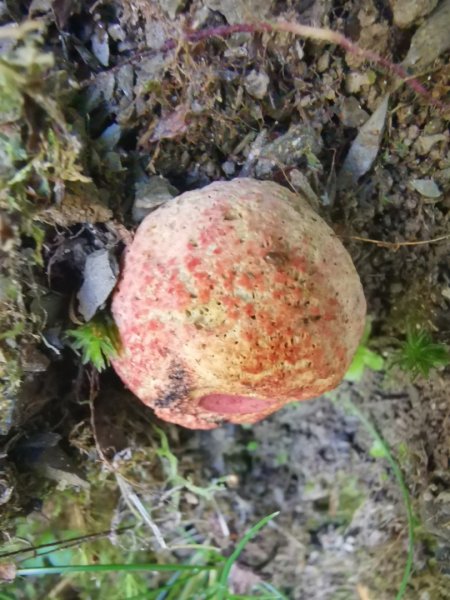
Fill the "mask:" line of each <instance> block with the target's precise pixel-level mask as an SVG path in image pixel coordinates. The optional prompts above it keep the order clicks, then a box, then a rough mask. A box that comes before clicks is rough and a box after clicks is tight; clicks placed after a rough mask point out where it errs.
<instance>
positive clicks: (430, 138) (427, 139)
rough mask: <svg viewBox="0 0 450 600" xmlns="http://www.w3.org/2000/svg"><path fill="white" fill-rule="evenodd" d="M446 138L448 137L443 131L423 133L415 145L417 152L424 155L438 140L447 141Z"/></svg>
mask: <svg viewBox="0 0 450 600" xmlns="http://www.w3.org/2000/svg"><path fill="white" fill-rule="evenodd" d="M446 139H447V137H446V136H445V135H444V134H443V133H437V134H436V135H421V136H420V137H419V138H418V139H417V141H416V143H415V145H414V147H415V149H416V151H417V154H420V155H421V156H424V155H425V154H428V153H429V152H430V150H431V148H432V147H433V146H434V144H437V143H438V142H445V141H446Z"/></svg>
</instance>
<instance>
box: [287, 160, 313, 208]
mask: <svg viewBox="0 0 450 600" xmlns="http://www.w3.org/2000/svg"><path fill="white" fill-rule="evenodd" d="M289 180H290V182H291V185H292V187H293V188H294V189H295V191H296V192H299V193H300V194H302V195H303V196H304V197H305V198H306V200H307V201H308V204H309V205H310V206H311V208H313V209H314V210H315V211H318V210H319V208H320V201H319V198H318V196H317V194H316V193H315V191H314V190H313V189H312V187H311V185H310V183H309V181H308V179H307V177H306V175H305V174H304V173H302V172H301V171H300V170H299V169H292V171H291V172H290V174H289Z"/></svg>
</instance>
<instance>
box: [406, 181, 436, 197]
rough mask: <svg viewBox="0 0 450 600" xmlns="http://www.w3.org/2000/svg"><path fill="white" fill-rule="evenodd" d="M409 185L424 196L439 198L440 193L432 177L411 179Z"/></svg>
mask: <svg viewBox="0 0 450 600" xmlns="http://www.w3.org/2000/svg"><path fill="white" fill-rule="evenodd" d="M410 183H411V187H412V188H413V189H414V190H416V192H419V194H421V195H422V196H425V198H433V199H434V198H439V197H440V196H441V195H442V192H441V190H440V189H439V188H438V186H437V184H436V182H435V181H433V180H432V179H412V180H411V182H410Z"/></svg>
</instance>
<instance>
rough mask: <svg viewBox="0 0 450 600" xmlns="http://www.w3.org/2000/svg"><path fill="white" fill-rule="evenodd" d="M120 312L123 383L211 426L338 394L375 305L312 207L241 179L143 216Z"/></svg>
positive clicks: (128, 258) (173, 418) (194, 423)
mask: <svg viewBox="0 0 450 600" xmlns="http://www.w3.org/2000/svg"><path fill="white" fill-rule="evenodd" d="M112 312H113V316H114V319H115V321H116V323H117V326H118V328H119V333H120V337H121V341H122V351H121V353H120V355H119V356H118V357H117V358H116V359H114V361H113V366H114V368H115V370H116V372H117V373H118V374H119V376H120V377H121V379H122V380H123V382H124V383H125V384H126V385H127V386H128V387H129V388H130V389H131V390H132V392H133V393H134V394H135V395H136V396H138V397H139V398H140V399H141V400H142V402H144V403H145V404H147V405H148V406H151V407H152V408H153V409H154V410H155V412H156V414H157V415H158V416H159V417H160V418H161V419H165V420H166V421H170V422H172V423H177V424H179V425H183V426H184V427H189V428H194V429H212V428H214V427H217V426H219V425H221V424H223V423H224V422H231V423H254V422H256V421H258V420H260V419H262V418H264V417H266V416H267V415H269V414H271V413H273V412H274V411H276V410H278V409H279V408H281V407H282V406H284V405H285V404H286V403H288V402H294V401H298V400H306V399H308V398H313V397H315V396H319V395H320V394H323V393H324V392H326V391H328V390H330V389H332V388H334V387H336V386H337V385H338V383H339V382H340V381H341V379H342V378H343V376H344V374H345V372H346V370H347V369H348V367H349V365H350V362H351V360H352V357H353V354H354V352H355V351H356V349H357V346H358V343H359V340H360V338H361V336H362V333H363V329H364V322H365V314H366V303H365V299H364V294H363V290H362V286H361V283H360V280H359V277H358V274H357V272H356V270H355V267H354V266H353V263H352V261H351V258H350V256H349V254H348V253H347V251H346V250H345V248H344V246H343V245H342V243H341V242H340V240H339V239H338V238H337V237H336V235H335V234H334V233H333V231H332V229H330V227H328V225H327V224H326V223H325V222H324V221H323V219H321V218H320V217H319V216H318V215H317V214H316V213H315V212H314V211H313V210H312V208H311V207H310V206H309V204H308V203H307V202H306V200H304V199H303V198H302V197H301V196H299V195H297V194H294V193H292V192H290V191H289V190H287V189H286V188H284V187H281V186H280V185H278V184H275V183H271V182H266V181H264V182H262V181H256V180H253V179H235V180H233V181H231V182H217V183H213V184H211V185H208V186H207V187H204V188H202V189H200V190H196V191H193V192H186V193H184V194H182V195H181V196H178V197H177V198H175V199H173V200H170V201H169V202H167V203H166V204H165V205H163V206H162V207H160V208H158V209H157V210H156V211H154V212H153V213H151V214H150V215H148V216H147V217H146V218H145V219H144V221H143V222H142V223H141V225H140V226H139V228H138V230H137V232H136V235H135V237H134V240H133V242H132V243H131V245H130V246H129V247H128V248H127V251H126V254H125V258H124V264H123V267H122V273H121V278H120V280H119V284H118V286H117V288H116V290H115V292H114V295H113V301H112Z"/></svg>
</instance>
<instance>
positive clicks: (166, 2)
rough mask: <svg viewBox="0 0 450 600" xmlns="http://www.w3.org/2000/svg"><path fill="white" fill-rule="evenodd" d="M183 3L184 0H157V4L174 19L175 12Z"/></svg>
mask: <svg viewBox="0 0 450 600" xmlns="http://www.w3.org/2000/svg"><path fill="white" fill-rule="evenodd" d="M184 4H185V0H159V5H160V6H161V8H162V9H163V10H164V11H165V12H166V13H167V15H169V18H170V19H172V20H173V19H175V17H176V16H177V13H178V12H179V11H180V10H181V9H182V8H183V6H184Z"/></svg>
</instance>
